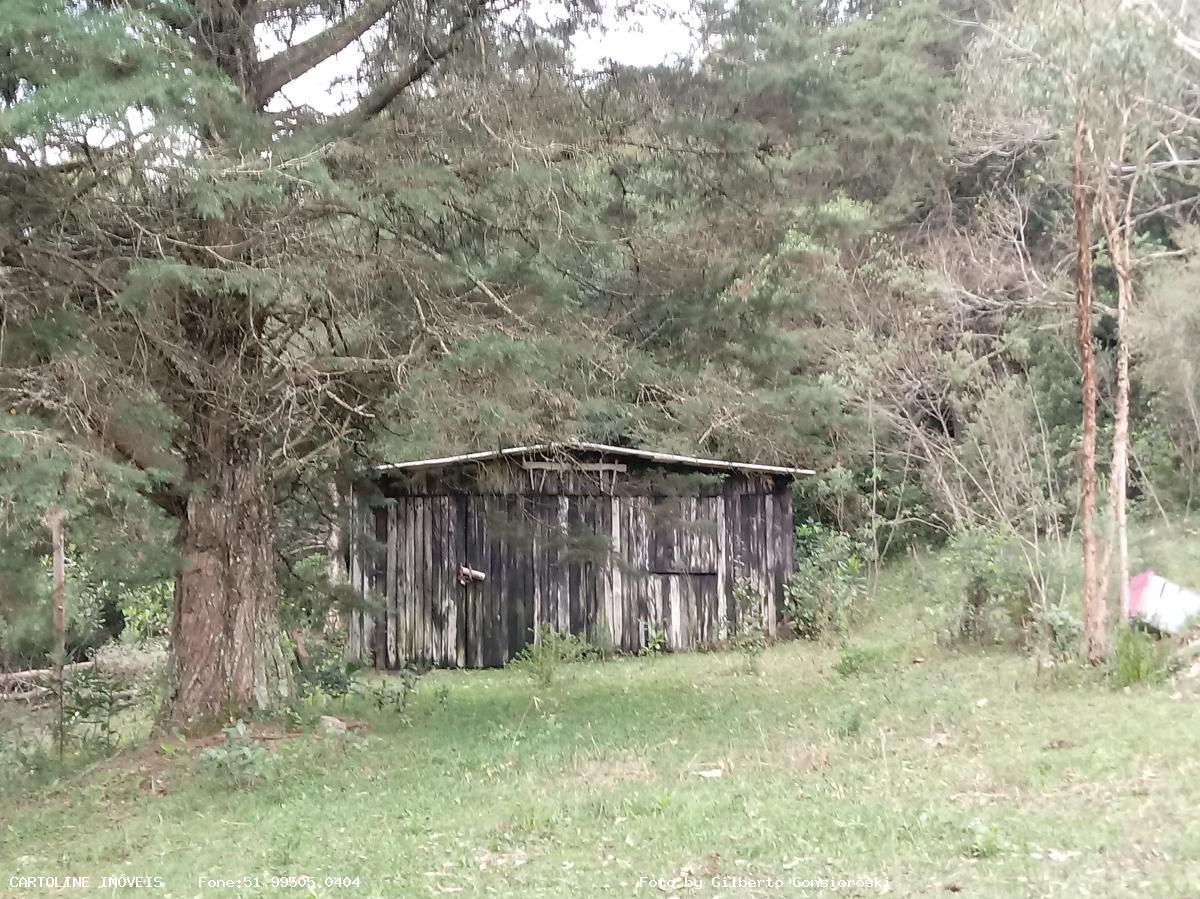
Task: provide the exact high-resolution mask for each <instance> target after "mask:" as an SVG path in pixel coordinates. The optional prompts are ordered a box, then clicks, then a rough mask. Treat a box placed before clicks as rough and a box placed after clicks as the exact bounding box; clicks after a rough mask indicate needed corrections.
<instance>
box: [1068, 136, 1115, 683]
mask: <svg viewBox="0 0 1200 899" xmlns="http://www.w3.org/2000/svg"><path fill="white" fill-rule="evenodd" d="M1086 137H1087V123H1086V122H1085V121H1084V119H1083V117H1082V116H1080V117H1079V119H1078V120H1077V121H1076V123H1075V140H1074V145H1073V147H1072V167H1071V201H1072V206H1073V208H1074V213H1075V340H1076V344H1077V345H1078V351H1079V376H1080V388H1081V390H1080V392H1081V398H1082V402H1083V425H1082V430H1083V435H1082V438H1083V446H1082V449H1081V452H1080V460H1079V465H1080V477H1079V521H1080V533H1081V537H1082V543H1083V635H1084V641H1085V643H1086V651H1087V658H1088V661H1089V662H1091V663H1092V664H1094V665H1095V664H1100V663H1101V662H1103V661H1104V659H1105V656H1106V655H1107V640H1106V637H1105V629H1104V628H1105V625H1104V619H1105V614H1104V612H1105V609H1104V597H1103V596H1102V595H1101V594H1100V585H1099V581H1098V577H1097V570H1096V532H1095V521H1096V358H1095V348H1094V346H1093V343H1092V245H1091V244H1092V242H1091V207H1090V203H1089V201H1088V193H1087V184H1086V182H1085V181H1084V142H1085V140H1086Z"/></svg>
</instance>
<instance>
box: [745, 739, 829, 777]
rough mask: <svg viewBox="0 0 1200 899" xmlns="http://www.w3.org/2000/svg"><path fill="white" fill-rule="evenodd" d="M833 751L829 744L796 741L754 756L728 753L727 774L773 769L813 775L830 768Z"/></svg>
mask: <svg viewBox="0 0 1200 899" xmlns="http://www.w3.org/2000/svg"><path fill="white" fill-rule="evenodd" d="M832 755H833V748H832V747H831V746H830V745H829V744H826V743H808V742H804V741H797V742H794V743H785V744H783V745H779V746H774V747H770V748H768V749H764V750H762V751H761V752H755V753H749V754H745V753H736V752H734V753H729V754H727V755H726V757H725V764H724V766H723V767H724V768H725V769H726V770H727V771H738V770H741V771H747V770H750V771H755V770H760V769H770V770H772V771H787V772H790V773H791V774H796V775H803V774H811V773H812V772H813V771H820V770H822V769H824V768H828V767H829V764H830V759H831V757H832Z"/></svg>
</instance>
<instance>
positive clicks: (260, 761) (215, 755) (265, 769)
mask: <svg viewBox="0 0 1200 899" xmlns="http://www.w3.org/2000/svg"><path fill="white" fill-rule="evenodd" d="M224 734H225V741H224V742H223V743H220V744H218V745H216V746H210V747H209V748H208V749H205V750H204V751H203V752H202V753H200V761H201V764H203V765H204V766H205V767H206V768H208V769H209V770H210V771H212V772H214V773H216V774H217V775H218V776H220V777H222V778H224V779H225V780H227V781H228V782H229V783H230V784H231V785H232V786H233V787H235V788H237V789H239V790H248V789H250V788H251V787H254V786H255V785H257V784H258V783H259V782H260V781H262V780H264V779H265V778H266V777H267V776H269V775H270V774H272V773H273V772H274V770H275V757H274V756H273V755H271V753H270V752H269V751H268V750H267V749H266V748H265V747H264V746H263V745H262V744H261V743H259V742H258V741H257V740H255V739H254V738H253V737H252V736H250V734H249V732H248V731H247V729H246V722H244V721H242V720H241V719H238V721H237V723H236V724H233V725H231V726H229V727H227V728H225V729H224Z"/></svg>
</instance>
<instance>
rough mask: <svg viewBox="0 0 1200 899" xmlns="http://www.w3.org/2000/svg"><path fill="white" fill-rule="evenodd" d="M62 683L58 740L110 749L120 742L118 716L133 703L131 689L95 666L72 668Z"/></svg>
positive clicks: (105, 749)
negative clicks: (73, 669)
mask: <svg viewBox="0 0 1200 899" xmlns="http://www.w3.org/2000/svg"><path fill="white" fill-rule="evenodd" d="M63 686H64V691H63V708H62V712H63V715H62V720H61V721H60V722H59V723H58V727H59V728H60V729H61V733H60V734H59V739H61V740H62V742H63V743H67V742H69V741H70V740H72V739H74V740H77V741H78V742H80V743H82V744H91V745H93V746H95V747H97V748H99V749H101V750H104V751H111V750H112V749H113V748H114V747H115V746H116V743H117V731H116V727H115V723H116V722H115V718H116V716H117V715H118V714H119V713H121V712H123V711H125V710H126V709H128V708H130V707H131V706H132V705H133V703H134V696H133V692H132V690H130V689H128V688H127V686H126V685H124V684H121V683H118V681H117V680H116V679H115V678H112V677H109V676H107V675H105V674H103V673H102V672H100V671H97V670H96V669H95V668H80V669H76V670H75V671H72V672H71V673H70V674H68V675H67V676H66V678H65V683H64V685H63Z"/></svg>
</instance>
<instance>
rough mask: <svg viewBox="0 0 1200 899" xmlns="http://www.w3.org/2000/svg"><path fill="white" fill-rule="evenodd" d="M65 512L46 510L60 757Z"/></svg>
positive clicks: (60, 751)
mask: <svg viewBox="0 0 1200 899" xmlns="http://www.w3.org/2000/svg"><path fill="white" fill-rule="evenodd" d="M65 519H66V512H65V511H63V510H62V509H51V510H50V511H49V512H48V513H46V524H47V526H48V527H49V528H50V542H51V545H52V547H53V549H52V552H53V558H54V561H53V567H52V570H51V575H50V579H51V589H52V596H53V601H54V658H53V664H54V683H55V684H56V686H57V688H58V759H59V761H60V762H61V761H62V758H63V749H64V745H63V744H64V741H65V739H66V733H65V731H64V729H63V724H64V721H63V718H64V711H65V707H66V697H67V692H66V682H65V678H64V675H63V666H64V665H65V664H66V660H67V547H66V541H65V540H64V538H63V521H64V520H65Z"/></svg>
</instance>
